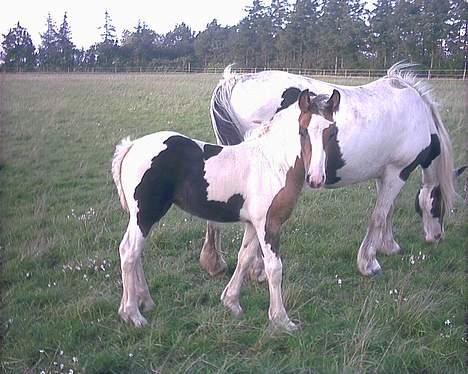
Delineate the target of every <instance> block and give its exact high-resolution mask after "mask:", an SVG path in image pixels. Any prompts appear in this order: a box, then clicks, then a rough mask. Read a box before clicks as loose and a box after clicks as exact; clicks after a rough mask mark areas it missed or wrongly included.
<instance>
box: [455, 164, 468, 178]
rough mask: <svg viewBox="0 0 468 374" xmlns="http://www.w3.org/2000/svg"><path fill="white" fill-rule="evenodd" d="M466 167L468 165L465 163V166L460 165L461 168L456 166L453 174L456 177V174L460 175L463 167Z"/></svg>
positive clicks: (463, 169)
mask: <svg viewBox="0 0 468 374" xmlns="http://www.w3.org/2000/svg"><path fill="white" fill-rule="evenodd" d="M467 167H468V165H465V166H462V167H461V168H458V169H456V170H454V171H453V176H454V177H455V178H456V177H458V176H460V174H462V173H463V172H464V171H465V169H466V168H467Z"/></svg>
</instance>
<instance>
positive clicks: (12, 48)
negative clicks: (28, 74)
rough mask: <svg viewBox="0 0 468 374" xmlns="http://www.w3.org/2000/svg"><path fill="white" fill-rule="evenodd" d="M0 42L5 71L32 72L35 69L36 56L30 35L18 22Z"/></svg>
mask: <svg viewBox="0 0 468 374" xmlns="http://www.w3.org/2000/svg"><path fill="white" fill-rule="evenodd" d="M3 37H4V40H3V42H2V48H3V59H4V69H5V71H11V72H23V71H32V70H34V69H35V67H36V55H35V48H34V44H33V42H32V40H31V35H29V33H28V31H27V30H26V29H25V28H24V27H22V26H21V25H20V23H19V22H18V23H17V25H16V26H15V27H13V28H12V29H10V31H9V32H8V34H6V35H3Z"/></svg>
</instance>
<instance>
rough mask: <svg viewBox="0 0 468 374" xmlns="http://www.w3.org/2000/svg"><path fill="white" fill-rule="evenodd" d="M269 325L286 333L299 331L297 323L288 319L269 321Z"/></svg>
mask: <svg viewBox="0 0 468 374" xmlns="http://www.w3.org/2000/svg"><path fill="white" fill-rule="evenodd" d="M270 326H271V328H272V329H273V330H275V331H284V332H287V333H290V334H292V333H295V332H297V331H299V324H296V323H294V322H292V321H290V320H287V321H271V323H270Z"/></svg>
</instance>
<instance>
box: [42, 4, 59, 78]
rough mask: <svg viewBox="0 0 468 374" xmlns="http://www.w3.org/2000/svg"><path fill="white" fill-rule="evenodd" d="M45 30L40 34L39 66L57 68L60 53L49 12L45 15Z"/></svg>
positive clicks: (50, 68) (55, 30)
mask: <svg viewBox="0 0 468 374" xmlns="http://www.w3.org/2000/svg"><path fill="white" fill-rule="evenodd" d="M46 26H47V30H46V32H45V33H43V34H41V45H40V46H39V56H38V57H39V66H40V67H41V69H43V70H46V71H53V70H57V68H58V67H59V65H60V53H59V50H58V32H57V27H56V26H55V22H54V20H53V19H52V16H51V15H50V13H49V14H48V15H47V21H46Z"/></svg>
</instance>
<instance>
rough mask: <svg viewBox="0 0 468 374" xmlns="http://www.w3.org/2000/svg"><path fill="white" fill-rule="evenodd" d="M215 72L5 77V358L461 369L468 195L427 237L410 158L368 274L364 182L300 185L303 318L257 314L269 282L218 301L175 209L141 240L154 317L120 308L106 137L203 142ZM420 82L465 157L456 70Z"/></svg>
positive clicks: (294, 238)
mask: <svg viewBox="0 0 468 374" xmlns="http://www.w3.org/2000/svg"><path fill="white" fill-rule="evenodd" d="M219 78H220V76H218V75H196V74H194V75H140V74H134V75H133V74H132V75H130V74H129V75H98V74H96V75H2V76H1V77H0V116H1V117H0V125H1V128H0V131H1V133H0V136H1V138H0V140H1V143H0V146H1V148H0V152H1V153H0V163H1V169H0V206H1V216H0V220H1V231H0V255H1V257H0V265H1V276H0V277H1V278H0V286H1V309H0V318H1V320H0V323H1V330H0V331H1V341H0V351H1V353H0V354H1V364H0V365H1V366H0V370H1V371H2V372H5V373H21V372H23V373H40V372H44V373H71V372H73V373H119V372H132V373H152V372H153V373H172V372H207V373H211V372H216V373H224V372H230V373H231V372H232V373H239V372H245V373H249V372H257V373H283V372H285V373H343V372H345V373H363V372H378V373H405V372H408V373H423V372H424V373H461V372H464V371H465V370H466V351H467V344H468V341H467V338H468V337H467V335H466V325H465V324H466V320H465V321H464V318H465V313H466V300H467V296H466V248H467V247H466V243H467V239H468V229H467V212H468V208H467V207H466V206H464V205H463V200H462V199H461V198H460V199H459V201H458V202H457V205H456V209H455V211H454V212H453V214H452V215H451V217H450V218H448V219H447V222H446V239H445V240H444V241H442V242H441V243H439V244H438V245H433V244H428V243H425V242H424V241H423V236H422V227H421V220H420V218H419V216H417V214H416V213H415V211H414V196H415V194H416V191H417V189H418V186H419V183H420V172H419V170H416V171H415V172H414V173H413V175H412V176H411V177H410V179H409V181H408V183H407V184H406V186H405V187H404V189H403V191H402V193H401V194H400V196H399V198H398V199H397V204H396V209H395V217H394V230H395V238H396V240H397V241H398V242H399V244H400V245H401V246H402V247H403V248H404V252H403V253H402V254H399V255H395V256H385V255H379V261H380V263H381V265H382V267H383V271H384V273H383V276H381V277H378V278H372V279H369V278H364V277H363V276H361V275H360V274H359V272H358V270H357V267H356V252H357V250H358V248H359V245H360V243H361V240H362V238H363V237H364V234H365V230H366V227H367V222H368V218H369V214H370V211H371V209H372V207H373V203H374V199H375V184H374V183H373V182H368V183H362V184H359V185H355V186H351V187H347V188H343V189H337V190H320V191H317V190H311V189H307V188H305V189H304V191H303V193H302V195H301V198H300V200H299V203H298V205H297V207H296V210H295V211H294V213H293V215H292V217H291V218H290V220H289V221H288V222H287V223H286V225H285V229H284V231H283V235H282V238H281V253H282V258H283V271H284V276H283V292H284V299H285V305H286V308H287V310H288V314H289V316H290V317H291V318H292V319H293V320H296V321H300V322H301V330H300V331H299V332H298V333H296V334H292V335H290V334H286V333H279V332H276V331H272V330H271V329H270V328H269V326H268V319H267V309H268V289H267V286H266V284H259V283H253V282H247V283H246V284H245V286H244V288H243V291H242V293H241V304H242V305H243V307H244V311H245V314H244V316H243V317H242V318H239V319H237V318H235V317H233V316H232V315H231V314H230V313H229V311H228V310H227V309H225V308H224V307H223V306H222V305H221V303H220V301H219V297H220V295H221V292H222V290H223V288H224V286H225V285H226V283H227V282H228V280H229V276H230V274H224V275H221V276H218V277H214V278H212V277H210V276H209V275H208V274H207V273H205V272H204V271H203V270H202V269H201V267H200V266H199V264H198V255H199V251H200V248H201V245H202V243H203V238H204V233H205V222H204V221H202V220H200V219H197V218H195V217H191V216H189V215H187V214H185V213H183V212H182V211H180V210H179V209H177V208H172V209H171V211H170V212H169V213H168V214H167V215H166V216H165V217H164V218H163V220H162V221H161V222H160V223H159V224H158V226H157V227H156V228H155V229H153V232H152V234H151V236H150V238H149V240H148V242H147V245H146V248H145V253H144V268H145V273H146V276H147V280H148V284H149V288H150V292H151V294H152V296H153V298H154V300H155V302H156V308H155V309H154V310H153V311H151V312H149V313H145V316H146V317H147V319H148V321H149V325H148V326H147V327H145V328H143V329H136V328H134V327H132V326H129V325H126V324H124V323H122V322H121V321H120V320H119V317H118V314H117V308H118V305H119V301H120V296H121V287H122V285H121V278H120V265H119V256H118V245H119V243H120V240H121V238H122V235H123V233H124V230H125V227H126V225H127V214H126V213H125V212H124V211H123V210H122V208H121V207H120V203H119V199H118V197H117V194H116V191H115V188H114V185H113V182H112V177H111V173H110V165H111V164H110V162H111V158H112V154H113V152H114V147H115V144H116V143H117V142H119V141H120V140H121V139H122V138H123V137H125V136H127V135H130V136H132V138H135V137H138V136H142V135H144V134H147V133H151V132H155V131H158V130H163V129H171V130H176V131H179V132H182V133H184V134H187V135H189V136H191V137H194V138H198V139H204V140H210V141H214V136H213V134H212V130H211V124H210V119H209V112H208V107H209V100H210V95H211V92H212V90H213V88H214V86H215V84H216V82H217V81H218V79H219ZM366 81H367V80H346V81H344V80H342V81H338V82H339V83H345V84H359V83H365V82H366ZM432 85H433V87H434V94H435V97H436V99H437V101H438V102H439V103H440V105H441V106H440V111H441V114H442V118H443V120H444V122H445V125H446V126H447V128H448V130H449V133H450V135H451V139H452V142H453V145H454V154H455V163H456V165H458V166H461V165H462V164H466V163H468V155H467V149H468V131H467V128H466V101H465V100H466V96H465V95H466V90H467V85H466V83H464V82H462V81H433V82H432ZM408 110H411V108H409V109H408ZM464 177H465V175H464V176H463V179H464ZM462 182H463V180H462V179H461V178H460V180H459V181H458V182H457V186H458V188H457V189H458V192H459V193H460V194H463V183H462ZM241 235H242V228H241V227H240V225H225V228H224V230H223V249H224V252H225V256H226V259H227V261H228V265H229V272H230V273H232V271H233V269H234V266H235V261H236V256H237V250H238V248H239V246H240V241H241ZM71 370H72V371H71Z"/></svg>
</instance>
